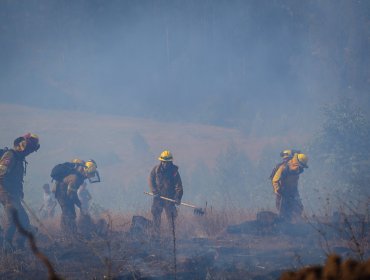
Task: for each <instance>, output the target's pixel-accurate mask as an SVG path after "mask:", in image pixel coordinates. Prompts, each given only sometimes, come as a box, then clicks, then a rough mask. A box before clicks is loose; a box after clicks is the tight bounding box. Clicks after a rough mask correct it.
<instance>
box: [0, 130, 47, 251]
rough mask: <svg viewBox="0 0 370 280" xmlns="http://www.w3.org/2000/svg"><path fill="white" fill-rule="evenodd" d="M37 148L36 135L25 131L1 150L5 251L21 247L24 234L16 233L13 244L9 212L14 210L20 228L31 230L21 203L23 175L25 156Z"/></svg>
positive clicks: (0, 175)
mask: <svg viewBox="0 0 370 280" xmlns="http://www.w3.org/2000/svg"><path fill="white" fill-rule="evenodd" d="M39 148H40V144H39V137H38V136H37V135H36V134H32V133H28V134H26V135H24V136H21V137H18V138H17V139H15V140H14V147H13V149H9V150H7V151H5V153H4V154H3V156H2V157H1V160H0V203H1V204H2V205H3V207H4V212H5V223H4V237H3V249H4V251H5V252H10V251H13V250H14V249H24V243H25V237H24V236H23V235H21V234H18V235H17V240H16V246H15V247H14V246H13V237H14V234H15V232H16V225H15V223H14V219H13V216H12V213H13V211H14V210H16V211H17V214H18V218H19V221H20V223H21V225H22V226H23V228H24V229H26V230H28V231H32V227H31V225H30V220H29V218H28V215H27V213H26V211H25V210H24V208H23V206H22V203H21V202H22V200H23V197H24V194H23V177H24V175H25V174H26V165H27V162H26V157H27V156H28V155H29V154H31V153H33V152H36V151H37V150H38V149H39Z"/></svg>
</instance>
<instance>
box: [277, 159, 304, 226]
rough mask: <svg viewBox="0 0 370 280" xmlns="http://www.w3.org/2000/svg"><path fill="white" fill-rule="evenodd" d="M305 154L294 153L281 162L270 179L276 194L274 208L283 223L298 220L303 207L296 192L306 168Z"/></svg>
mask: <svg viewBox="0 0 370 280" xmlns="http://www.w3.org/2000/svg"><path fill="white" fill-rule="evenodd" d="M307 162H308V158H307V156H306V155H305V154H302V153H296V154H293V156H292V157H291V158H290V159H289V160H287V161H285V162H283V164H281V165H280V166H279V167H278V169H277V170H276V172H275V174H274V176H273V178H272V186H273V188H274V192H275V194H276V207H277V210H278V211H279V216H280V218H281V219H282V220H284V221H288V222H290V221H293V220H295V219H299V218H300V217H301V215H302V212H303V205H302V202H301V199H300V196H299V192H298V180H299V176H300V174H301V173H303V171H304V168H308V165H307Z"/></svg>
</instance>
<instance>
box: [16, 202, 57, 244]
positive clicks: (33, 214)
mask: <svg viewBox="0 0 370 280" xmlns="http://www.w3.org/2000/svg"><path fill="white" fill-rule="evenodd" d="M21 202H22V204H23V206H24V207H25V208H26V209H27V211H28V213H30V214H31V216H32V217H33V218H34V219H35V220H36V222H37V223H38V224H39V225H40V226H41V227H42V228H43V229H44V231H45V233H46V236H47V237H48V238H49V240H50V241H52V242H53V241H54V239H53V238H52V237H51V235H50V233H49V231H48V230H47V228H46V227H45V226H44V224H43V223H42V222H41V221H40V219H39V218H38V217H37V215H36V214H35V213H34V212H33V211H32V209H31V207H29V206H28V205H27V203H26V202H25V201H24V200H23V199H21Z"/></svg>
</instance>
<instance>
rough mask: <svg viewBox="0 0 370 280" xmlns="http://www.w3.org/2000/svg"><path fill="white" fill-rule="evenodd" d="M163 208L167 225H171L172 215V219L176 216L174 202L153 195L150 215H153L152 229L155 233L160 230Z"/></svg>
mask: <svg viewBox="0 0 370 280" xmlns="http://www.w3.org/2000/svg"><path fill="white" fill-rule="evenodd" d="M163 209H164V211H165V212H166V216H167V220H168V224H169V225H172V215H173V218H174V219H176V217H177V210H176V206H175V203H173V202H169V201H165V200H163V199H161V198H159V197H154V198H153V204H152V215H153V224H154V225H153V226H154V231H155V233H156V234H159V232H160V228H161V215H162V211H163Z"/></svg>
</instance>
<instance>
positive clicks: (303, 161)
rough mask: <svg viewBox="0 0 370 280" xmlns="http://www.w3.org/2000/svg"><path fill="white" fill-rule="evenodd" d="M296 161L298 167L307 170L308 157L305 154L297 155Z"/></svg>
mask: <svg viewBox="0 0 370 280" xmlns="http://www.w3.org/2000/svg"><path fill="white" fill-rule="evenodd" d="M297 159H298V162H299V164H300V165H302V166H303V167H305V168H308V165H307V163H308V157H307V156H306V155H305V154H297Z"/></svg>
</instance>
